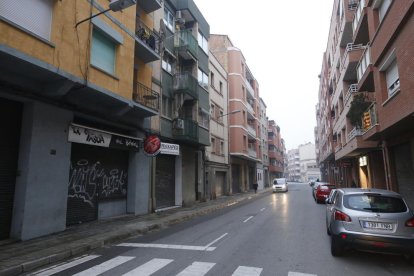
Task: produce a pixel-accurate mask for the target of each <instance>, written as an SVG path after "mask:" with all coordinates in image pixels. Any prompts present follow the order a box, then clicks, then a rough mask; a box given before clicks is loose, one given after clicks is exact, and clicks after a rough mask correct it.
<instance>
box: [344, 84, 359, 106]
mask: <svg viewBox="0 0 414 276" xmlns="http://www.w3.org/2000/svg"><path fill="white" fill-rule="evenodd" d="M356 92H358V84H357V83H354V84H351V85H350V86H349V88H348V92H347V93H346V95H345V101H344V103H345V104H346V103H348V100H349V99H350V98H351V95H352V94H353V93H356Z"/></svg>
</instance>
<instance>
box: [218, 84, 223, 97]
mask: <svg viewBox="0 0 414 276" xmlns="http://www.w3.org/2000/svg"><path fill="white" fill-rule="evenodd" d="M219 91H220V94H223V83H222V82H221V81H220V82H219Z"/></svg>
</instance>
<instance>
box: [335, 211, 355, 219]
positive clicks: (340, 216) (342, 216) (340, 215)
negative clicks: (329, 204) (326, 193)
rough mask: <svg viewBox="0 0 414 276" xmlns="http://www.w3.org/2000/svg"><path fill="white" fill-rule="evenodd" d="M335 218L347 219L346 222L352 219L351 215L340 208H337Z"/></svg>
mask: <svg viewBox="0 0 414 276" xmlns="http://www.w3.org/2000/svg"><path fill="white" fill-rule="evenodd" d="M335 220H339V221H346V222H350V221H352V219H351V217H350V216H348V215H347V214H345V213H342V212H341V211H338V210H335Z"/></svg>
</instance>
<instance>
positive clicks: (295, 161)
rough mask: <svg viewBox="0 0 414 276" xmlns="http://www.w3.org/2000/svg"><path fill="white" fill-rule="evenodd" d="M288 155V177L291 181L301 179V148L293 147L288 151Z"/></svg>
mask: <svg viewBox="0 0 414 276" xmlns="http://www.w3.org/2000/svg"><path fill="white" fill-rule="evenodd" d="M287 156H288V168H287V170H288V179H289V180H290V181H294V182H299V181H300V157H299V149H291V150H289V151H288V153H287Z"/></svg>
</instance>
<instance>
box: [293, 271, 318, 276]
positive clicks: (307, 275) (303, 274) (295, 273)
mask: <svg viewBox="0 0 414 276" xmlns="http://www.w3.org/2000/svg"><path fill="white" fill-rule="evenodd" d="M288 276H318V275H316V274H308V273H300V272H292V271H289V273H288Z"/></svg>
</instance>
